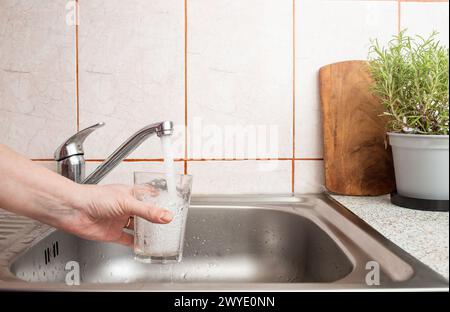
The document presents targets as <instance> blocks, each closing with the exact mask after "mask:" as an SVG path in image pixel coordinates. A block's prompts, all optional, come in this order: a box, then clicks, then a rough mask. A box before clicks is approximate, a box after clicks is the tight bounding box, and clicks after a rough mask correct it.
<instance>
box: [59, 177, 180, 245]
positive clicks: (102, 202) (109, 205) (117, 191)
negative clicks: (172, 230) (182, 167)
mask: <svg viewBox="0 0 450 312" xmlns="http://www.w3.org/2000/svg"><path fill="white" fill-rule="evenodd" d="M80 187H81V188H80V196H79V200H77V201H76V202H77V203H76V204H75V205H74V206H75V207H74V209H73V210H71V211H69V213H67V214H62V217H61V218H60V223H59V224H57V227H58V228H60V229H62V230H64V231H66V232H69V233H72V234H75V235H77V236H79V237H81V238H85V239H88V240H95V241H103V242H113V243H118V244H122V245H126V246H131V245H132V244H133V240H134V239H133V235H131V234H128V233H125V232H124V227H125V226H126V225H127V223H129V219H130V217H132V216H134V215H136V216H138V217H142V218H144V219H146V220H148V221H150V222H153V223H159V224H165V223H169V222H170V221H172V218H173V216H172V213H171V212H170V211H167V210H164V209H160V208H157V207H155V206H153V205H152V204H150V203H145V202H142V201H139V200H137V199H136V198H135V197H134V196H133V187H130V186H125V185H108V186H87V185H83V186H80ZM148 191H149V192H152V190H151V189H149V190H148Z"/></svg>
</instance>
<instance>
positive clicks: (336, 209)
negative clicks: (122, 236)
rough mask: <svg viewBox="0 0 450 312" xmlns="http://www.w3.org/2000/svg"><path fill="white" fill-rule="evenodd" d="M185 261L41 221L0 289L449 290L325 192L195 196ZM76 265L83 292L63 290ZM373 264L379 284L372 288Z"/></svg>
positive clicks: (1, 258)
mask: <svg viewBox="0 0 450 312" xmlns="http://www.w3.org/2000/svg"><path fill="white" fill-rule="evenodd" d="M0 232H1V225H0ZM184 254H185V257H184V260H183V262H182V263H180V264H175V265H154V264H151V265H149V264H142V263H140V262H137V261H135V260H134V258H133V253H132V251H131V250H130V249H129V248H125V247H122V246H118V245H114V244H105V243H98V242H90V241H85V240H82V239H80V238H77V237H75V236H72V235H69V234H66V233H63V232H61V231H55V230H52V229H49V228H47V227H46V226H42V225H35V224H34V228H33V229H30V231H28V232H27V233H26V234H23V235H22V237H18V238H16V239H14V240H13V242H12V243H11V244H10V245H9V246H8V247H7V248H6V249H4V250H3V251H2V252H0V264H2V263H3V264H4V265H3V267H0V289H37V290H43V289H49V290H51V289H58V290H214V289H217V290H309V289H361V288H372V287H378V288H433V289H446V288H447V289H448V281H447V280H446V279H444V278H443V277H441V276H440V275H439V274H437V273H435V272H434V271H432V270H431V269H429V268H428V267H426V266H425V265H423V264H422V263H420V262H419V261H417V260H416V259H414V258H412V257H411V256H409V255H408V254H406V253H405V252H404V251H402V250H400V249H399V248H398V247H396V246H394V245H393V244H392V243H390V242H389V241H387V240H386V239H385V238H383V237H382V236H381V235H380V234H378V233H377V232H376V231H375V230H373V229H371V228H370V227H369V226H368V225H367V224H365V223H363V222H362V221H361V220H360V219H358V218H357V217H356V216H355V215H353V214H352V213H351V212H349V211H348V210H347V209H345V208H344V207H342V206H341V205H339V204H338V203H336V202H335V201H333V200H332V199H330V198H328V197H327V196H326V195H318V196H301V197H291V196H277V197H267V196H266V197H261V196H259V197H250V196H247V197H220V196H211V197H197V198H194V200H193V204H192V206H191V210H190V213H189V219H188V225H187V233H186V243H185V252H184ZM69 261H76V262H77V263H79V265H80V273H81V285H80V286H76V287H74V286H67V285H65V278H66V274H67V271H66V270H65V266H66V263H68V262H69ZM372 261H375V262H377V263H378V264H379V265H380V267H381V272H380V278H381V285H380V286H370V285H367V283H366V276H367V274H368V273H371V267H366V265H367V264H368V263H371V262H372Z"/></svg>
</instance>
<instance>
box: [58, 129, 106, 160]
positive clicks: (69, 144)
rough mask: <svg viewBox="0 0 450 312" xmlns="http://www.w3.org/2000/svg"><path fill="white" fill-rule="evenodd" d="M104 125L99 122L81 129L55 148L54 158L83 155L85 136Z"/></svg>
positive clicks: (60, 158)
mask: <svg viewBox="0 0 450 312" xmlns="http://www.w3.org/2000/svg"><path fill="white" fill-rule="evenodd" d="M104 125H105V123H103V122H100V123H98V124H95V125H93V126H91V127H89V128H86V129H83V130H81V131H80V132H78V133H77V134H75V135H73V136H72V137H70V138H69V139H68V140H67V141H66V142H64V143H63V144H61V146H60V147H58V148H57V149H56V151H55V160H56V161H61V160H63V159H66V158H68V157H71V156H75V155H83V154H84V149H83V143H84V141H85V140H86V138H87V137H88V136H89V135H90V134H91V133H92V132H94V131H95V130H97V129H99V128H101V127H103V126H104Z"/></svg>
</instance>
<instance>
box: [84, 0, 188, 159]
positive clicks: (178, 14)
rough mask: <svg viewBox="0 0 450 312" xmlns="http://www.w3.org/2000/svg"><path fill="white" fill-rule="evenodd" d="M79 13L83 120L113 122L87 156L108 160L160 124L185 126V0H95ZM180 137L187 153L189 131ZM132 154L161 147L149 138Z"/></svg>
mask: <svg viewBox="0 0 450 312" xmlns="http://www.w3.org/2000/svg"><path fill="white" fill-rule="evenodd" d="M80 12H81V14H80V27H79V34H80V57H79V66H80V123H81V124H80V125H81V127H82V128H83V127H88V126H90V125H92V124H95V123H97V122H99V121H104V122H106V126H105V128H103V129H102V130H100V131H98V133H96V134H95V135H93V137H92V138H90V139H89V140H88V141H87V142H86V155H87V157H88V158H93V159H99V158H100V159H101V158H106V157H107V156H108V154H109V153H111V152H112V151H113V150H114V149H115V148H117V147H118V146H119V145H120V144H121V143H122V142H123V141H124V140H126V139H127V138H128V137H129V136H130V135H131V134H132V133H134V132H135V131H136V130H138V129H140V128H142V127H144V126H145V125H148V124H151V123H154V122H158V121H163V120H172V121H174V122H175V123H177V124H179V125H184V114H185V112H184V103H185V100H184V5H183V1H180V0H152V1H143V0H127V1H122V0H88V1H81V4H80ZM181 130H182V128H181ZM181 134H182V133H181ZM178 143H180V144H178V145H177V146H178V151H177V155H176V156H177V157H184V136H183V135H179V136H178ZM130 157H132V158H138V157H139V158H147V159H148V158H152V159H154V158H161V149H160V147H159V144H155V143H154V142H152V143H146V144H144V145H143V146H142V147H141V148H139V149H138V150H137V151H136V152H134V153H133V155H131V156H130Z"/></svg>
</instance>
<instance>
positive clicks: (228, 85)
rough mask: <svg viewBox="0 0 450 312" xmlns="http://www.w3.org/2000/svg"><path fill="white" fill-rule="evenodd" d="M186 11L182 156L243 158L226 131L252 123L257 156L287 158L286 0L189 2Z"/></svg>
mask: <svg viewBox="0 0 450 312" xmlns="http://www.w3.org/2000/svg"><path fill="white" fill-rule="evenodd" d="M188 12H189V16H188V24H189V28H188V33H189V37H188V62H189V63H188V82H189V84H188V87H189V97H188V99H189V125H190V129H189V131H190V132H189V138H190V142H189V151H190V157H195V158H202V157H203V158H224V157H225V158H230V157H231V158H232V157H233V156H235V157H236V156H237V158H251V157H248V156H247V155H249V154H248V153H247V152H243V151H242V149H239V148H235V147H234V146H233V144H235V143H236V140H234V139H233V138H227V135H229V134H230V131H233V130H236V129H239V128H244V130H245V131H248V130H249V129H248V127H258V126H259V127H260V128H259V129H260V130H261V129H262V130H261V133H262V134H258V140H257V141H258V142H259V143H256V144H262V145H263V146H266V147H267V148H261V149H259V150H256V157H257V158H262V157H273V158H277V157H290V156H292V101H293V100H292V93H293V83H292V80H293V77H292V76H293V66H292V64H293V58H292V51H293V47H292V44H293V39H292V37H293V27H292V25H293V24H292V20H293V17H292V15H293V14H292V1H291V0H277V1H273V0H246V1H228V0H215V1H211V0H190V1H189V6H188ZM199 121H200V122H199ZM199 123H201V124H203V127H202V128H201V129H200V130H199V127H197V128H196V127H195V125H196V124H199ZM271 126H272V128H271ZM250 131H251V130H250ZM264 133H266V134H267V137H266V136H265V135H264ZM269 133H271V134H272V135H273V136H274V138H275V139H272V140H271V141H270V142H271V143H269V144H271V145H270V146H271V147H272V149H269V145H268V144H266V143H265V140H266V139H267V140H269V139H270V138H269ZM248 138H249V136H248V135H245V136H244V140H246V139H248ZM195 140H197V141H196V142H195ZM199 142H200V143H199ZM205 145H206V147H205ZM211 145H216V147H214V146H213V147H212V148H213V150H212V151H211ZM248 145H249V144H248V143H246V144H244V148H245V149H246V148H247V147H248ZM242 153H243V154H244V155H242ZM236 154H239V155H236ZM250 154H251V153H250ZM243 156H244V157H243ZM250 156H253V157H254V156H255V155H250Z"/></svg>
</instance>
